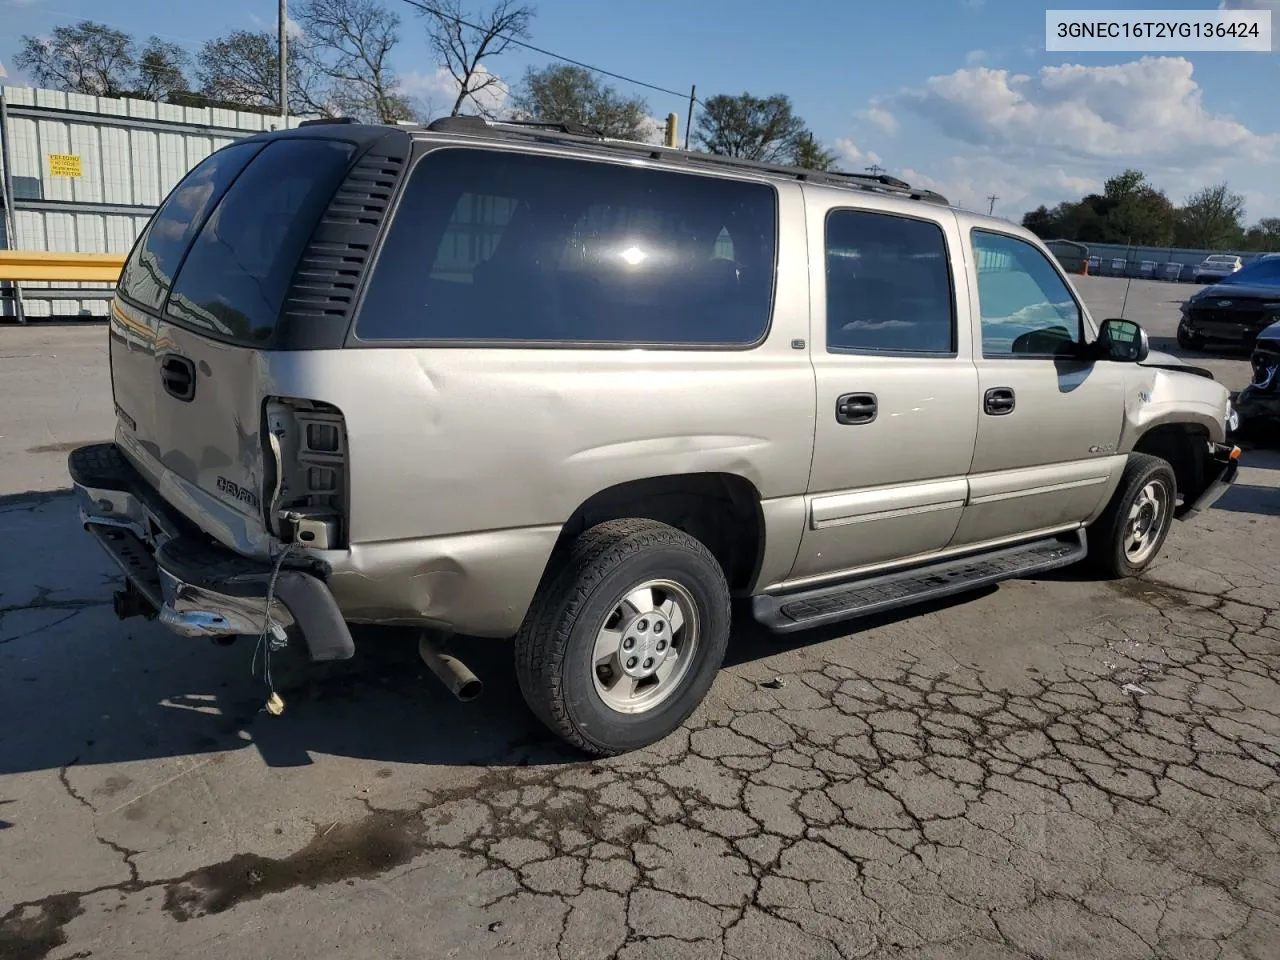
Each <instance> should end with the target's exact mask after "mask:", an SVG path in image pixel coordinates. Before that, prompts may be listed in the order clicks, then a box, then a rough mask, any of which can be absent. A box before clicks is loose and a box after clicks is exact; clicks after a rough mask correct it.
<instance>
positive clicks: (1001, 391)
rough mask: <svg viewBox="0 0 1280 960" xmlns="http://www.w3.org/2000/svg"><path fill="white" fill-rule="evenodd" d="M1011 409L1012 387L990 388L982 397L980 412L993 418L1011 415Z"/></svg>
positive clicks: (1012, 402) (1012, 403)
mask: <svg viewBox="0 0 1280 960" xmlns="http://www.w3.org/2000/svg"><path fill="white" fill-rule="evenodd" d="M1013 407H1014V396H1013V388H1012V387H992V388H991V389H990V390H988V391H987V392H986V393H985V394H984V395H983V397H982V412H983V413H986V414H988V415H990V416H993V417H1003V416H1004V415H1005V414H1009V413H1013Z"/></svg>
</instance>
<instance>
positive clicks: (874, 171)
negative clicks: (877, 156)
mask: <svg viewBox="0 0 1280 960" xmlns="http://www.w3.org/2000/svg"><path fill="white" fill-rule="evenodd" d="M865 169H866V171H867V173H869V174H871V175H872V176H873V177H878V176H880V174H882V173H884V167H882V166H880V164H878V163H873V164H872V165H871V166H869V167H866V168H865Z"/></svg>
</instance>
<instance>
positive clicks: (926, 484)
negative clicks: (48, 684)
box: [69, 118, 1239, 754]
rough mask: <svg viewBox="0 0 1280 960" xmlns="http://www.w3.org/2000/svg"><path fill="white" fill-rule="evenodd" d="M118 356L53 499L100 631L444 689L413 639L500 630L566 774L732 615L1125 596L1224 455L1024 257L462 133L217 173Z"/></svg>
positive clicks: (662, 730) (831, 613)
mask: <svg viewBox="0 0 1280 960" xmlns="http://www.w3.org/2000/svg"><path fill="white" fill-rule="evenodd" d="M110 358H111V379H112V385H113V392H114V400H115V409H116V414H117V430H116V435H115V441H114V443H110V444H103V445H95V446H91V447H84V448H81V449H78V450H76V451H74V452H73V453H72V454H71V456H70V458H69V469H70V472H71V475H72V478H73V480H74V482H75V485H76V487H77V488H78V490H79V493H80V495H81V503H82V517H83V521H84V524H85V526H86V527H87V529H88V531H89V532H90V533H91V534H92V535H93V536H94V537H95V538H96V539H97V540H98V541H99V542H100V543H101V545H102V546H103V547H105V548H106V550H107V551H108V552H109V553H110V555H111V556H112V557H113V558H114V559H115V560H116V561H117V562H118V564H119V566H120V568H121V569H122V571H123V572H124V574H125V576H126V583H127V585H126V587H125V589H123V590H122V591H120V593H118V594H117V598H116V599H117V612H118V613H119V614H120V615H122V616H130V615H137V614H141V615H146V616H158V617H159V619H160V621H161V623H163V624H165V625H166V626H168V627H169V628H171V629H172V630H174V631H176V632H177V633H179V634H182V635H185V636H189V637H194V636H208V637H215V638H225V637H234V636H237V635H249V636H258V637H259V640H260V642H261V640H262V639H264V638H265V639H266V640H267V642H268V647H269V648H270V647H272V646H275V647H278V646H280V645H281V644H284V643H287V642H289V640H290V639H294V638H296V639H297V641H298V642H300V643H303V644H305V645H306V648H307V650H308V651H309V654H310V656H311V658H312V659H315V660H325V659H341V658H346V657H350V656H351V655H352V654H353V651H354V644H353V640H352V636H351V632H350V629H349V625H350V624H384V625H398V626H411V627H416V628H421V634H422V636H423V637H424V639H423V642H422V646H421V649H422V652H423V655H424V658H426V659H427V661H428V662H429V663H430V664H431V665H432V666H433V668H434V669H436V671H437V672H438V673H440V674H441V675H442V676H444V677H452V678H454V680H455V681H456V682H455V683H454V687H455V691H457V692H460V693H461V694H462V695H464V696H466V695H469V693H470V692H471V691H473V690H474V687H475V684H474V683H472V682H471V679H472V678H470V677H469V675H468V672H467V670H466V668H465V667H464V666H462V665H461V663H460V661H459V660H458V659H454V658H451V657H445V656H441V655H440V652H439V646H438V643H437V642H436V641H433V640H432V639H431V638H437V639H438V638H439V637H440V636H441V635H442V634H443V635H446V636H455V637H457V638H462V637H468V638H496V639H501V638H514V653H515V660H516V667H517V673H518V677H519V682H520V686H521V689H522V690H523V693H524V696H525V698H526V700H527V701H528V703H529V705H530V707H531V708H532V710H533V712H534V713H535V714H536V715H537V716H538V717H539V718H540V719H541V720H542V721H543V722H544V723H546V724H547V725H548V726H549V727H550V728H551V729H552V730H554V731H555V732H556V733H558V734H559V735H561V736H562V737H564V738H565V739H567V740H568V741H570V742H572V743H573V744H575V745H577V746H578V747H579V748H581V749H583V750H585V751H588V752H592V753H597V754H605V753H612V752H619V751H624V750H628V749H632V748H635V747H638V746H641V745H644V744H647V743H650V742H652V741H654V740H657V739H658V738H661V737H663V736H664V735H666V734H667V733H669V732H670V731H672V730H673V729H675V728H676V727H677V726H679V725H680V724H681V723H682V722H683V721H684V720H685V718H686V717H687V716H688V715H689V714H690V712H691V711H692V710H693V709H694V708H695V707H696V706H697V704H698V703H699V701H700V700H701V699H702V698H703V696H704V695H705V694H706V692H707V690H708V688H709V687H710V685H711V683H712V680H713V679H714V677H715V674H716V672H717V670H718V669H719V667H720V665H721V662H722V660H723V658H724V656H725V651H726V647H727V645H728V644H729V643H730V642H731V639H730V604H731V598H734V597H739V598H744V599H745V600H747V601H748V604H747V605H749V608H750V610H751V612H752V614H753V615H754V616H755V618H756V619H758V620H759V621H760V622H762V623H763V624H765V625H766V626H768V627H770V628H772V629H773V630H776V631H791V630H799V629H803V628H806V627H810V626H813V625H817V624H826V623H831V622H834V621H840V620H845V619H848V618H852V617H856V616H859V615H865V614H868V613H871V612H876V611H882V610H885V609H887V608H890V607H897V606H904V605H907V604H911V603H915V602H918V601H921V600H926V599H930V598H935V597H938V596H941V595H945V594H951V593H956V592H959V591H963V590H967V589H970V588H972V587H975V586H978V585H983V584H988V583H992V582H995V581H999V580H1002V579H1006V578H1010V577H1016V576H1021V575H1026V574H1032V573H1037V572H1040V571H1045V570H1048V569H1051V568H1055V567H1061V566H1064V565H1067V564H1070V563H1074V562H1076V561H1078V560H1086V559H1087V560H1089V561H1091V562H1092V563H1093V565H1094V566H1095V568H1096V569H1097V570H1098V571H1099V572H1100V574H1101V575H1104V576H1127V575H1133V574H1136V573H1138V572H1139V571H1141V570H1142V569H1143V568H1145V567H1146V566H1147V565H1148V564H1150V563H1151V561H1152V559H1153V558H1154V557H1155V555H1156V553H1157V551H1158V550H1159V549H1160V547H1161V544H1162V543H1163V541H1164V539H1165V536H1166V535H1167V533H1168V531H1169V527H1170V524H1171V522H1172V521H1173V519H1174V518H1175V517H1188V516H1191V515H1193V514H1194V513H1196V512H1197V511H1200V510H1203V509H1205V508H1206V507H1207V506H1208V505H1210V504H1211V503H1213V502H1214V500H1215V499H1216V498H1217V497H1218V496H1220V495H1221V493H1222V492H1223V491H1224V490H1225V489H1226V486H1227V484H1229V483H1231V482H1232V480H1233V479H1234V477H1235V473H1236V457H1237V456H1238V454H1239V450H1238V449H1236V448H1234V447H1232V446H1230V445H1228V444H1227V443H1226V439H1227V438H1226V428H1225V425H1226V423H1227V421H1228V419H1229V417H1230V416H1231V413H1232V412H1231V408H1230V403H1229V397H1228V393H1227V391H1226V390H1225V389H1224V388H1223V387H1222V386H1221V385H1219V384H1218V383H1216V382H1214V380H1213V379H1212V378H1211V377H1210V376H1209V375H1208V374H1206V373H1204V372H1203V371H1200V370H1197V369H1195V368H1193V367H1188V366H1185V365H1181V364H1179V363H1178V362H1177V361H1175V360H1174V359H1173V358H1170V357H1160V356H1158V355H1157V354H1153V353H1150V352H1149V350H1148V346H1147V340H1146V337H1145V335H1144V334H1143V332H1142V331H1141V330H1140V329H1139V328H1138V327H1137V326H1136V325H1135V324H1133V323H1132V322H1128V321H1124V320H1118V321H1117V320H1108V321H1106V322H1104V323H1102V324H1101V325H1096V324H1095V323H1094V321H1093V320H1092V319H1091V317H1090V316H1089V313H1088V311H1087V310H1086V309H1085V307H1084V305H1083V304H1082V303H1081V301H1080V299H1079V297H1078V296H1077V295H1076V293H1075V292H1074V290H1073V289H1072V287H1071V285H1070V283H1069V282H1068V281H1067V279H1066V277H1065V276H1064V275H1063V273H1062V271H1061V270H1060V269H1059V267H1058V266H1057V265H1056V264H1055V262H1054V260H1053V259H1052V257H1051V256H1050V255H1049V254H1048V253H1047V252H1046V250H1045V248H1044V246H1043V245H1042V244H1041V243H1040V242H1039V241H1037V239H1036V238H1035V237H1034V236H1032V235H1031V234H1030V233H1028V232H1027V231H1025V230H1023V229H1021V228H1019V227H1017V226H1014V225H1012V224H1010V223H1007V222H1004V221H1001V220H995V219H991V218H988V217H981V216H975V215H973V214H970V213H966V212H962V211H959V210H957V209H954V208H953V207H951V206H949V205H948V204H947V202H946V201H945V199H943V198H942V197H939V196H937V195H936V194H932V193H929V192H928V191H918V190H913V189H912V188H911V187H910V186H908V185H907V184H905V183H902V182H901V181H898V180H895V179H892V178H888V177H867V176H861V175H854V174H841V173H818V172H814V171H808V170H798V169H792V168H786V167H775V166H768V165H762V164H753V163H747V162H739V161H734V160H729V159H726V158H722V157H713V156H707V155H702V154H696V153H687V152H683V151H677V150H668V149H664V148H659V147H653V146H648V145H644V144H635V143H619V142H614V141H608V140H605V139H603V138H601V137H599V136H596V135H594V134H593V133H592V131H588V130H582V129H578V128H568V127H564V126H554V125H553V126H546V125H542V126H533V125H518V124H492V123H486V122H484V121H480V120H477V119H474V118H451V119H447V120H443V121H437V122H436V123H434V124H432V125H431V126H429V127H426V128H413V127H403V126H401V127H390V126H362V125H358V124H350V123H341V122H318V123H311V124H307V125H304V126H303V127H301V128H299V129H297V130H291V131H288V132H278V133H271V134H264V135H261V136H255V137H250V138H248V139H245V140H240V141H237V142H236V143H234V144H232V145H229V146H227V147H224V148H223V149H220V150H218V151H217V152H216V153H214V154H213V155H211V156H210V157H208V158H207V159H206V160H204V161H203V162H202V163H200V164H199V165H198V166H197V167H196V168H195V169H194V170H193V171H191V173H190V174H188V175H187V177H186V178H185V179H184V180H183V181H182V182H181V183H180V184H179V185H178V186H177V187H176V188H175V189H174V191H173V192H172V194H171V195H170V196H169V197H168V198H167V199H166V201H165V202H164V204H163V206H162V207H161V208H160V209H159V211H158V212H157V213H156V214H155V216H154V217H153V219H152V220H151V222H150V224H149V225H148V227H147V228H146V230H145V231H144V232H143V234H142V236H141V237H140V239H139V241H138V243H137V245H136V246H135V248H134V250H133V252H132V253H131V255H130V257H129V259H128V262H127V265H126V267H125V269H124V271H123V273H122V275H121V278H120V281H119V285H118V289H117V291H116V296H115V299H114V301H113V306H112V310H111V318H110ZM375 633H376V632H375ZM468 642H473V643H474V642H479V641H477V640H471V641H468ZM453 649H454V650H456V651H457V652H459V653H462V652H465V645H462V646H459V645H458V644H457V643H456V642H455V644H454V646H453Z"/></svg>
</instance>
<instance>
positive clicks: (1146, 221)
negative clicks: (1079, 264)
mask: <svg viewBox="0 0 1280 960" xmlns="http://www.w3.org/2000/svg"><path fill="white" fill-rule="evenodd" d="M1095 209H1096V210H1097V212H1098V214H1099V216H1100V217H1101V218H1102V220H1103V222H1104V224H1105V226H1104V227H1103V233H1104V234H1105V237H1104V239H1105V240H1108V241H1110V242H1112V243H1131V244H1134V245H1136V246H1154V247H1164V246H1168V245H1169V244H1171V243H1172V242H1173V230H1174V222H1175V219H1176V218H1175V211H1174V206H1173V204H1172V203H1171V202H1170V201H1169V198H1168V197H1166V196H1165V195H1164V191H1162V190H1157V189H1156V188H1155V187H1153V186H1152V185H1151V184H1150V183H1148V182H1147V177H1146V174H1144V173H1143V172H1142V171H1140V170H1132V169H1130V170H1125V171H1124V172H1123V173H1120V174H1118V175H1116V176H1114V177H1111V178H1110V179H1109V180H1107V182H1106V185H1105V186H1104V187H1103V194H1102V202H1101V203H1099V204H1097V206H1096V207H1095Z"/></svg>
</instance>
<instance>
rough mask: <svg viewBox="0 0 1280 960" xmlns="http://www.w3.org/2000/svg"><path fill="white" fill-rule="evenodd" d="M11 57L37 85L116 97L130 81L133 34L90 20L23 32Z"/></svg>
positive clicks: (128, 86)
mask: <svg viewBox="0 0 1280 960" xmlns="http://www.w3.org/2000/svg"><path fill="white" fill-rule="evenodd" d="M13 60H14V63H16V64H17V65H18V66H19V67H20V68H22V69H23V70H25V71H26V72H27V73H29V74H30V75H31V79H32V80H34V81H35V82H36V84H37V85H38V86H41V87H49V88H51V89H54V90H65V91H66V92H68V93H88V94H92V95H95V96H99V97H118V96H120V95H121V94H123V93H124V92H125V91H127V90H129V89H130V88H131V87H132V85H133V84H132V79H133V72H134V65H135V61H134V49H133V38H132V37H130V36H129V35H128V34H127V33H122V32H121V31H119V30H116V29H114V28H112V27H108V26H107V25H106V24H103V23H95V22H94V21H92V20H82V21H81V22H80V23H76V24H71V25H63V26H59V27H54V28H53V32H52V34H50V35H49V37H47V38H46V37H30V36H24V37H23V38H22V48H21V49H20V50H19V51H18V53H17V54H16V55H15V56H14V58H13Z"/></svg>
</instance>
